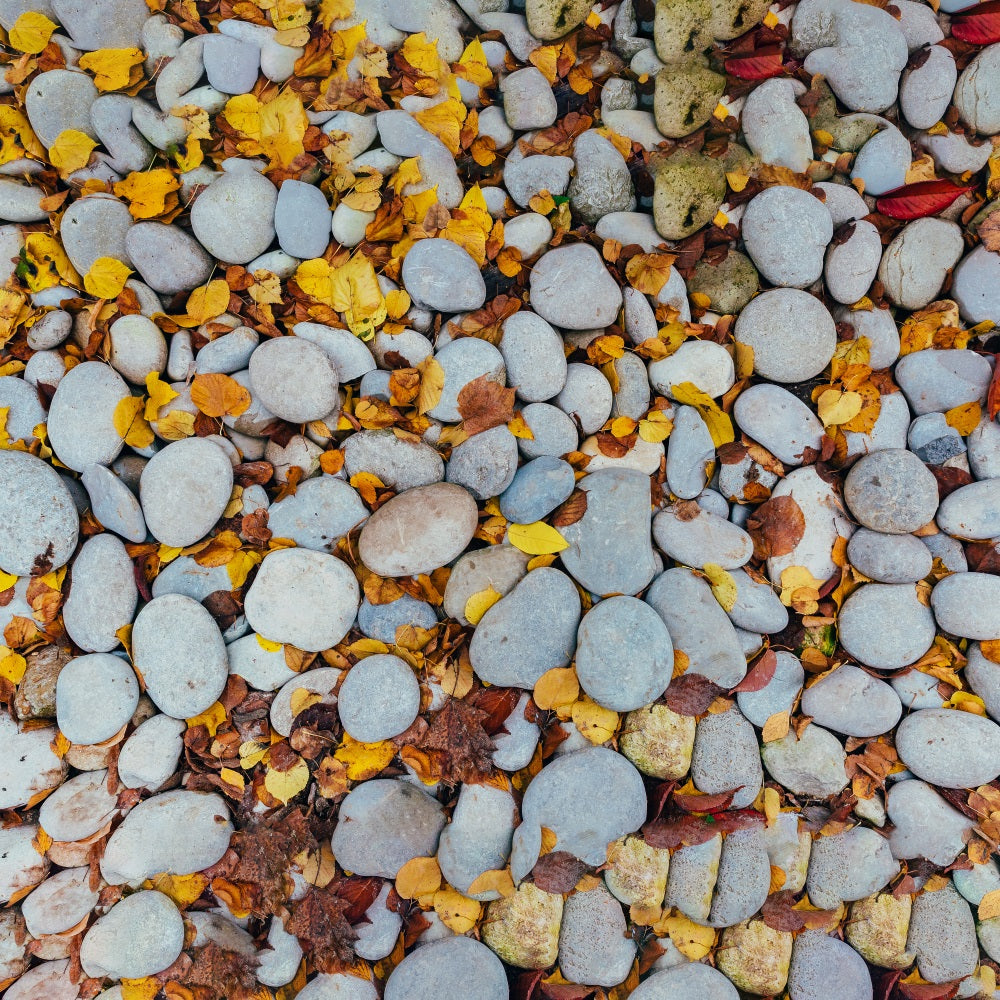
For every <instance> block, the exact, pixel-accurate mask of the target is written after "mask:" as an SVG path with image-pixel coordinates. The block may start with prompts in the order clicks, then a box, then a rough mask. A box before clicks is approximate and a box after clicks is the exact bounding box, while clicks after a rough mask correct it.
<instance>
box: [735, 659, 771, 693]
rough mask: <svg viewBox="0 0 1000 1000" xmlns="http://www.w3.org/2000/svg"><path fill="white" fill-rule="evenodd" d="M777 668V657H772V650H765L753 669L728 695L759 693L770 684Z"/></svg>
mask: <svg viewBox="0 0 1000 1000" xmlns="http://www.w3.org/2000/svg"><path fill="white" fill-rule="evenodd" d="M777 666H778V657H777V656H775V655H774V650H773V649H769V650H767V651H766V652H765V653H764V655H763V656H762V657H761V658H760V659H759V660H758V661H757V662H756V663H755V664H754V665H753V668H752V669H751V670H750V672H749V673H748V674H747V675H746V677H744V678H743V680H741V681H740V682H739V684H737V685H736V687H734V688H733V689H732V691H730V692H729V693H730V694H739V693H740V692H741V691H743V692H746V693H747V694H749V693H750V692H752V691H761V690H763V689H764V688H766V687H767V685H768V684H770V683H771V678H772V677H774V671H775V670H776V669H777Z"/></svg>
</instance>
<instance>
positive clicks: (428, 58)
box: [399, 31, 448, 95]
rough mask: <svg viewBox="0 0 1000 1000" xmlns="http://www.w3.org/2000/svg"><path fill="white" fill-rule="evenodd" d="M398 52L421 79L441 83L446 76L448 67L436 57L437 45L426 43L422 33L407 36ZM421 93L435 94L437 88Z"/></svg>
mask: <svg viewBox="0 0 1000 1000" xmlns="http://www.w3.org/2000/svg"><path fill="white" fill-rule="evenodd" d="M399 52H400V54H401V55H402V57H403V58H404V59H405V60H406V61H407V62H408V63H409V64H410V65H411V66H412V67H413V68H414V69H415V70H416V71H417V72H418V73H419V74H420V75H421V76H423V77H427V78H429V79H431V80H434V81H437V82H441V81H442V80H443V79H444V78H445V77H446V76H447V75H448V65H447V63H445V62H443V61H442V59H441V57H440V56H439V55H438V50H437V43H436V42H433V41H428V40H427V36H426V35H425V34H424V33H423V32H422V31H419V32H417V33H416V34H414V35H408V36H407V38H406V41H405V42H403V45H402V47H401V48H400V50H399ZM422 93H426V94H427V95H433V94H436V93H437V87H435V88H434V89H433V90H425V91H422Z"/></svg>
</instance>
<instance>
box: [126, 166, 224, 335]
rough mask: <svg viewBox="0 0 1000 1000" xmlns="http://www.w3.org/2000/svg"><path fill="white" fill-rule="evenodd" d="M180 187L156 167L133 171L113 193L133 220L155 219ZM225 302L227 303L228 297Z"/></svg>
mask: <svg viewBox="0 0 1000 1000" xmlns="http://www.w3.org/2000/svg"><path fill="white" fill-rule="evenodd" d="M180 186H181V183H180V181H179V180H178V179H177V178H176V177H175V176H174V175H173V174H172V173H171V172H170V171H169V170H167V169H166V167H157V168H156V169H155V170H142V171H139V170H136V171H133V172H132V173H130V174H129V175H128V176H127V177H125V178H123V179H122V180H120V181H116V182H115V186H114V192H115V194H116V195H118V197H119V198H124V199H125V200H126V201H127V202H128V203H129V205H128V210H129V212H130V214H131V215H132V218H133V219H155V218H156V217H157V216H159V215H163V214H164V213H165V212H166V211H167V209H168V207H169V206H168V203H167V199H168V197H169V196H170V195H171V194H172V193H173V192H174V191H177V190H179V189H180ZM223 284H225V282H223ZM192 294H193V293H192ZM226 302H227V304H228V302H229V298H228V296H227V298H226ZM216 315H218V314H216Z"/></svg>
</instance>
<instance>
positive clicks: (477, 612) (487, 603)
mask: <svg viewBox="0 0 1000 1000" xmlns="http://www.w3.org/2000/svg"><path fill="white" fill-rule="evenodd" d="M502 596H503V595H502V594H500V593H499V592H498V591H496V590H494V589H493V588H492V587H487V588H486V589H485V590H479V591H476V593H474V594H470V595H469V599H468V600H467V601H466V602H465V617H466V618H467V619H468V621H469V624H470V625H478V624H479V622H480V619H481V618H482V617H483V615H485V614H486V612H487V611H489V610H490V608H492V607H493V605H494V604H496V602H497V601H499V600H500V598H501V597H502Z"/></svg>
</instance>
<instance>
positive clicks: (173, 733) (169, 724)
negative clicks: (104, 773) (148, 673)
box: [118, 715, 185, 791]
mask: <svg viewBox="0 0 1000 1000" xmlns="http://www.w3.org/2000/svg"><path fill="white" fill-rule="evenodd" d="M184 728H185V726H184V723H183V722H182V721H181V720H180V719H172V718H170V716H169V715H154V716H153V717H152V718H150V719H147V720H146V721H145V722H143V723H142V724H141V725H140V726H139V727H138V728H137V729H136V730H135V732H134V733H132V735H131V736H130V737H129V738H128V739H127V740H126V741H125V742H124V743H123V744H122V749H121V753H120V754H119V755H118V777H119V778H120V779H121V783H122V784H123V785H124V786H125V787H126V788H149V789H152V790H153V791H156V789H158V788H159V787H160V786H161V785H163V784H164V783H165V782H166V781H167V780H168V779H169V778H170V776H171V775H172V774H173V773H174V770H175V769H176V767H177V762H178V761H179V760H180V756H181V751H182V750H183V749H184V740H183V733H184Z"/></svg>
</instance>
